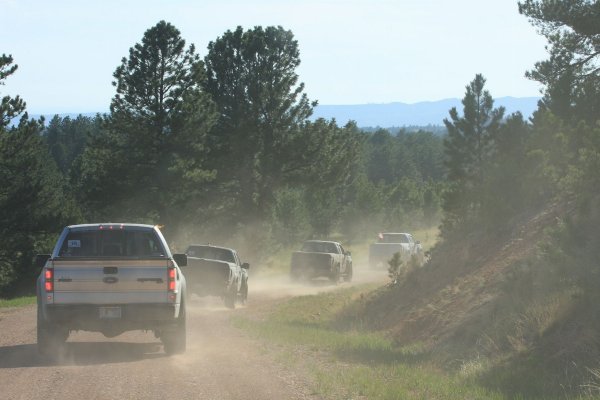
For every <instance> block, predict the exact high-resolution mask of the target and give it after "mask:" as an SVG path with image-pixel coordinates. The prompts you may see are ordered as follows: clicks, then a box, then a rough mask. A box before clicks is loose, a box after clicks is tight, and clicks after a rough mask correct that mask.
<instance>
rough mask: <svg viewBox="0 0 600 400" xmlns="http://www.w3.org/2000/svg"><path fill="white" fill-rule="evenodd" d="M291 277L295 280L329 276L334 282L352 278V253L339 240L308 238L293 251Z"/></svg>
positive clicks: (347, 280)
mask: <svg viewBox="0 0 600 400" xmlns="http://www.w3.org/2000/svg"><path fill="white" fill-rule="evenodd" d="M290 277H291V279H292V280H293V281H298V280H301V279H313V278H318V277H327V278H329V280H331V281H332V282H338V281H339V280H340V278H343V279H344V280H345V281H346V282H350V281H351V280H352V255H351V254H350V252H349V251H346V250H344V248H343V247H342V245H341V244H339V243H338V242H331V241H323V240H307V241H306V242H304V244H303V245H302V248H301V249H300V251H295V252H294V253H292V260H291V267H290Z"/></svg>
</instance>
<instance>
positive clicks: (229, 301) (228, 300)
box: [223, 282, 237, 310]
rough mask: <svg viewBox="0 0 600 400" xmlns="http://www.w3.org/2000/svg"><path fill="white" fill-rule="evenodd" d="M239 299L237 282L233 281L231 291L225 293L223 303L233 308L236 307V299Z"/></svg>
mask: <svg viewBox="0 0 600 400" xmlns="http://www.w3.org/2000/svg"><path fill="white" fill-rule="evenodd" d="M236 300H237V283H236V282H233V283H232V284H231V287H230V288H229V291H228V292H227V293H225V297H223V303H225V307H227V308H231V309H232V310H233V309H234V308H235V301H236Z"/></svg>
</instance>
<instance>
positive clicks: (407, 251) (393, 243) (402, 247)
mask: <svg viewBox="0 0 600 400" xmlns="http://www.w3.org/2000/svg"><path fill="white" fill-rule="evenodd" d="M395 253H400V259H401V260H402V261H403V262H405V263H406V262H409V261H410V259H411V258H412V257H413V256H415V257H416V258H417V262H418V263H419V265H421V264H423V262H424V260H425V254H424V252H423V247H422V246H421V242H419V241H418V240H416V241H415V240H414V239H413V236H412V235H411V234H410V233H380V234H379V235H378V236H377V242H375V243H372V244H371V245H370V246H369V266H370V267H371V268H387V266H388V263H387V262H388V261H389V260H390V259H391V258H392V257H393V255H394V254H395Z"/></svg>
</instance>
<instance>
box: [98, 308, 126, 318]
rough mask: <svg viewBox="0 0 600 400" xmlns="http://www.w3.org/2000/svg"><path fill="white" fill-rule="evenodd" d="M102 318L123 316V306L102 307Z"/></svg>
mask: <svg viewBox="0 0 600 400" xmlns="http://www.w3.org/2000/svg"><path fill="white" fill-rule="evenodd" d="M99 310H100V318H121V307H100V309H99Z"/></svg>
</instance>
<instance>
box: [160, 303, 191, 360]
mask: <svg viewBox="0 0 600 400" xmlns="http://www.w3.org/2000/svg"><path fill="white" fill-rule="evenodd" d="M161 340H162V342H163V345H164V347H165V353H167V354H168V355H172V354H182V353H185V349H186V347H187V330H186V312H185V303H181V308H180V310H179V317H178V318H177V323H176V326H175V329H173V330H167V331H164V332H163V334H162V337H161Z"/></svg>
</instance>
